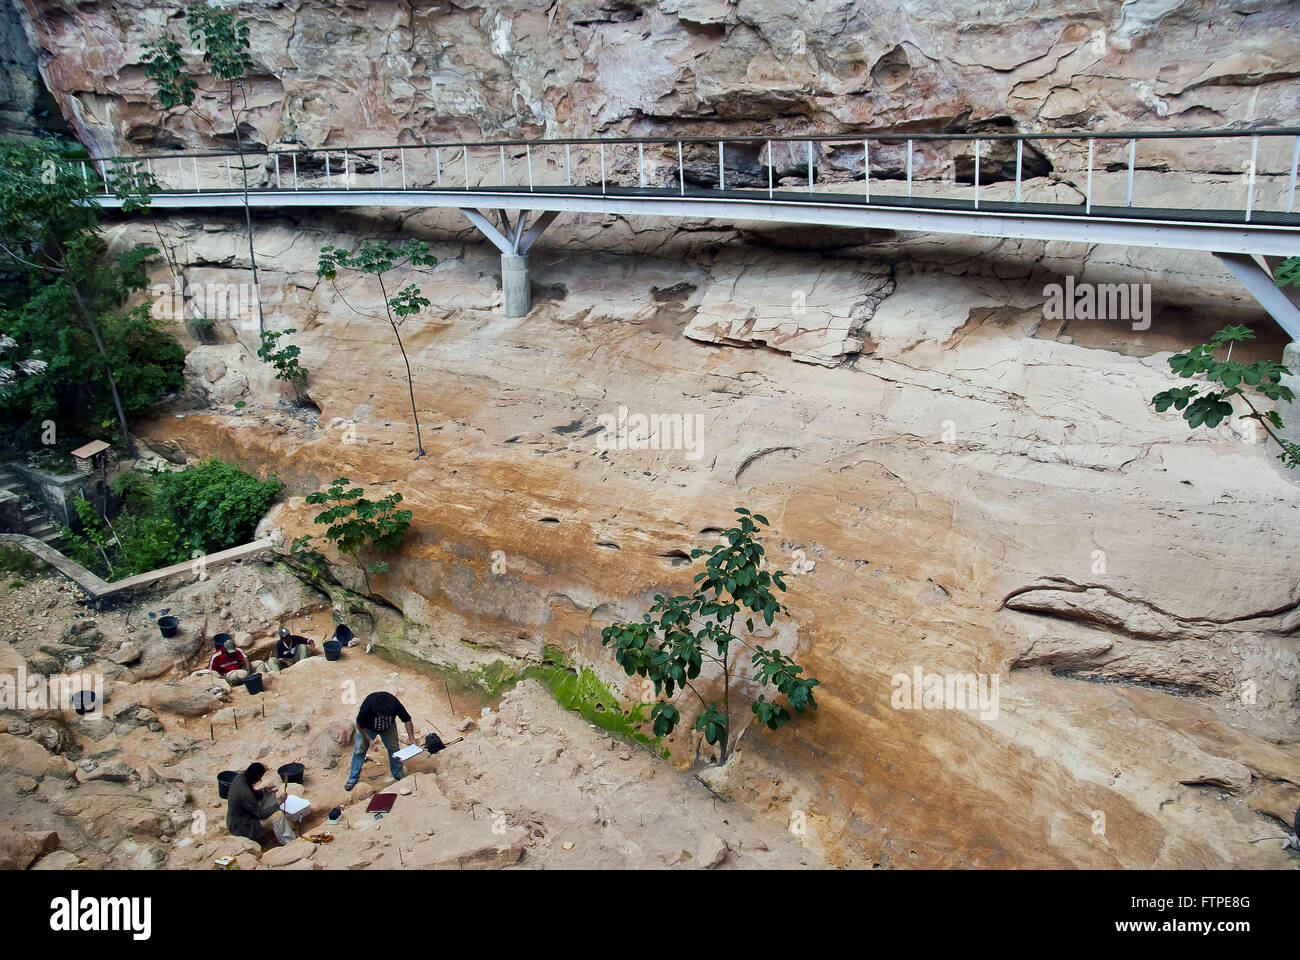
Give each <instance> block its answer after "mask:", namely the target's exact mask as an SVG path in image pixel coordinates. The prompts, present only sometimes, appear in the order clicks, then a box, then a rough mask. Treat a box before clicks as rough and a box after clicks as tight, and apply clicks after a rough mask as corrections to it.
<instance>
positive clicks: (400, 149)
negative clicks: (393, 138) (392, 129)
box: [397, 147, 442, 190]
mask: <svg viewBox="0 0 1300 960" xmlns="http://www.w3.org/2000/svg"><path fill="white" fill-rule="evenodd" d="M397 155H398V156H399V157H401V159H402V189H403V190H405V189H406V148H405V147H398V148H397ZM438 186H440V187H441V186H442V171H439V172H438Z"/></svg>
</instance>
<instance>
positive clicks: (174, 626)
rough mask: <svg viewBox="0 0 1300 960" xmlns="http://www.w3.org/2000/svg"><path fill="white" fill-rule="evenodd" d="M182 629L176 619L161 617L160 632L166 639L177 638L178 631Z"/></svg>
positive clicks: (159, 621) (159, 620) (159, 622)
mask: <svg viewBox="0 0 1300 960" xmlns="http://www.w3.org/2000/svg"><path fill="white" fill-rule="evenodd" d="M180 627H181V622H180V620H179V619H177V618H176V617H159V618H158V630H159V631H160V632H161V633H162V635H163V636H164V637H174V636H176V631H177V630H179V629H180Z"/></svg>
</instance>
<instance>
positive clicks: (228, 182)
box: [226, 157, 235, 190]
mask: <svg viewBox="0 0 1300 960" xmlns="http://www.w3.org/2000/svg"><path fill="white" fill-rule="evenodd" d="M226 189H227V190H233V189H235V184H234V181H233V180H231V178H230V158H229V157H226Z"/></svg>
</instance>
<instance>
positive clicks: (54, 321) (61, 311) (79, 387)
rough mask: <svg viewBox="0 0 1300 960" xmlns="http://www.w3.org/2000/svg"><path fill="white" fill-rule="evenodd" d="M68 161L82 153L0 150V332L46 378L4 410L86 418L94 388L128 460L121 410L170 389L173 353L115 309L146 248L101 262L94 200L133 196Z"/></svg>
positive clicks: (134, 188)
mask: <svg viewBox="0 0 1300 960" xmlns="http://www.w3.org/2000/svg"><path fill="white" fill-rule="evenodd" d="M78 155H80V156H82V157H84V155H85V154H84V151H81V150H80V149H79V148H77V147H75V146H73V145H71V144H65V143H62V142H59V141H55V140H40V141H31V142H22V143H18V142H0V272H3V274H4V276H3V277H2V278H0V281H2V282H3V284H4V286H6V287H7V288H8V290H7V291H6V296H5V298H4V304H3V306H0V328H2V329H3V332H4V333H5V334H6V335H7V336H9V337H10V338H11V339H13V340H15V341H16V342H17V343H18V344H19V349H20V350H22V351H24V352H25V353H27V355H28V356H29V357H37V358H38V359H40V360H42V361H44V362H45V363H46V364H47V367H46V372H47V376H45V377H41V378H27V379H25V380H22V381H17V382H15V383H13V384H11V387H12V388H13V389H12V390H11V391H10V392H9V395H8V403H7V404H6V406H7V409H9V410H10V411H12V409H13V407H12V406H11V405H10V404H17V405H19V406H22V407H24V408H25V409H26V411H27V414H28V416H27V418H26V425H27V426H28V427H30V426H31V425H32V423H39V422H40V419H41V418H43V417H44V416H47V415H50V414H52V413H54V412H55V411H56V410H58V411H61V412H64V413H65V414H66V413H69V412H75V414H76V415H77V417H78V418H84V417H85V416H87V415H91V416H94V415H98V414H99V411H98V410H97V409H96V407H97V406H98V402H99V395H98V387H99V385H100V384H101V383H102V384H103V385H104V386H105V387H106V388H107V393H108V397H107V398H105V400H109V399H111V405H112V412H113V413H115V414H116V419H117V422H118V427H119V429H120V432H121V440H122V443H123V445H124V446H125V448H126V450H127V452H128V454H130V455H131V456H132V457H134V456H135V448H134V445H133V443H132V441H131V434H130V430H129V428H128V427H127V413H128V411H130V412H133V413H141V412H144V410H145V409H148V408H149V407H150V406H151V405H152V404H153V403H154V402H155V401H156V399H157V397H158V396H160V395H161V394H162V393H165V392H166V391H167V390H171V389H175V388H176V387H178V386H179V384H180V381H181V364H182V363H183V361H184V351H182V350H181V349H180V346H179V344H177V343H176V342H175V341H174V340H173V339H172V338H170V337H169V336H167V335H166V334H165V333H163V332H162V331H161V330H160V329H159V328H158V327H157V326H156V325H155V324H153V323H152V322H151V321H150V318H149V316H148V312H149V309H148V305H141V306H138V307H136V308H134V309H132V310H128V311H126V312H125V313H122V312H119V311H120V309H121V308H122V307H123V305H124V304H125V302H126V300H127V298H128V297H129V296H130V294H131V293H133V292H136V291H139V290H143V289H144V288H145V287H146V286H147V284H148V277H147V275H146V273H145V269H144V264H145V262H146V261H147V260H148V259H149V258H151V257H152V256H153V255H154V254H155V253H156V252H157V251H156V250H155V249H154V248H153V247H149V246H143V247H135V248H132V249H129V250H125V251H122V252H121V253H119V254H118V255H117V256H116V258H110V257H109V256H108V255H107V246H106V244H105V242H104V239H103V237H102V235H101V233H100V225H99V210H100V208H99V207H98V204H97V203H96V202H95V200H94V197H95V196H97V195H99V194H100V193H101V191H102V190H103V189H107V190H109V191H112V192H113V193H115V195H116V196H117V197H118V198H119V199H120V200H122V204H123V209H125V210H127V211H129V212H134V211H137V210H139V209H142V208H143V205H144V204H145V203H147V197H146V196H145V193H144V191H143V190H142V189H141V188H140V186H139V184H138V183H137V181H136V180H135V179H133V178H132V177H131V176H129V175H122V174H121V172H120V171H116V170H110V171H96V176H95V178H94V179H93V180H92V179H91V177H90V176H89V172H88V170H87V168H86V166H85V161H83V160H81V159H79V158H78ZM101 184H102V186H101ZM69 316H73V317H76V318H77V319H78V320H79V321H80V324H81V327H82V329H83V330H84V332H85V334H88V335H89V341H88V342H87V341H85V339H84V337H83V336H82V335H81V334H80V333H79V332H78V331H77V330H76V328H75V327H70V326H69V325H68V324H67V322H66V318H67V317H69ZM105 334H108V335H105ZM96 357H97V358H98V361H99V362H98V364H95V363H93V362H91V361H92V358H96ZM124 394H125V398H126V399H125V402H124V399H123V395H124ZM65 422H66V421H65Z"/></svg>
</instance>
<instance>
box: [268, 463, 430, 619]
mask: <svg viewBox="0 0 1300 960" xmlns="http://www.w3.org/2000/svg"><path fill="white" fill-rule="evenodd" d="M351 482H352V481H351V480H349V479H348V478H347V477H338V478H337V479H335V480H334V482H333V483H331V484H330V486H329V489H328V490H323V491H322V490H318V491H316V492H315V493H310V494H308V495H307V502H308V503H310V504H312V505H313V506H326V505H328V506H326V509H324V510H322V511H321V512H320V513H319V514H317V515H316V517H315V518H314V522H315V523H319V524H323V525H324V526H325V528H326V529H325V532H324V534H322V536H323V537H324V539H325V540H326V541H327V542H329V543H331V544H333V545H334V547H335V548H336V549H337V550H338V552H339V553H340V554H341V555H342V556H347V557H351V559H352V561H353V562H354V563H355V564H356V565H357V568H358V569H359V570H360V571H361V576H362V579H363V580H364V581H365V585H366V592H367V593H369V592H370V575H371V574H372V573H384V572H385V571H387V570H388V563H387V561H384V560H379V561H375V562H373V563H366V561H365V560H363V559H362V558H361V556H360V553H359V551H360V550H361V549H362V548H363V547H369V548H370V549H372V550H377V551H380V552H383V553H392V552H393V551H394V550H396V549H397V548H398V547H399V546H401V544H402V541H403V540H404V539H405V538H406V534H407V531H409V530H410V529H411V516H412V514H411V511H410V510H399V509H397V505H398V504H399V503H401V502H402V495H401V494H400V493H397V492H396V491H394V492H393V493H390V494H388V495H387V496H384V497H380V498H379V499H378V500H369V499H367V498H366V496H365V492H366V491H365V489H364V488H363V487H349V486H348V484H350V483H351ZM289 549H290V552H291V553H292V554H293V556H294V557H296V558H297V559H298V560H300V561H302V562H303V563H304V564H305V565H306V566H307V568H308V569H309V570H310V571H311V572H312V576H313V578H314V577H316V576H318V575H319V573H320V572H321V571H323V569H324V556H323V555H322V554H321V552H320V551H319V550H318V549H317V548H316V547H315V545H314V544H313V542H312V538H311V537H310V536H303V537H299V538H298V539H297V540H295V541H294V542H293V543H292V544H291V546H290V548H289Z"/></svg>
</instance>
